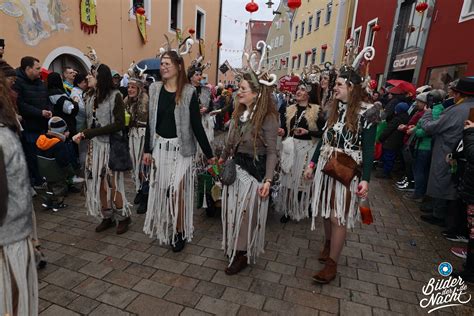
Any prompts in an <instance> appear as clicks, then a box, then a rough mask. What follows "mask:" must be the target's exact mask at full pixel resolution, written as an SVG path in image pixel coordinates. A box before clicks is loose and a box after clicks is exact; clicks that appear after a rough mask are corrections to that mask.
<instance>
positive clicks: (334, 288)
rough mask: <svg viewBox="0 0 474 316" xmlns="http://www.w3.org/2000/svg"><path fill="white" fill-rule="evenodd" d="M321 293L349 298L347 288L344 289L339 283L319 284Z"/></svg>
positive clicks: (349, 294) (338, 297) (339, 297)
mask: <svg viewBox="0 0 474 316" xmlns="http://www.w3.org/2000/svg"><path fill="white" fill-rule="evenodd" d="M320 293H321V294H323V295H327V296H331V297H334V298H337V299H346V300H350V298H351V293H350V291H349V290H347V289H344V288H342V287H341V286H340V284H339V283H336V282H331V283H330V284H324V285H322V286H321V292H320Z"/></svg>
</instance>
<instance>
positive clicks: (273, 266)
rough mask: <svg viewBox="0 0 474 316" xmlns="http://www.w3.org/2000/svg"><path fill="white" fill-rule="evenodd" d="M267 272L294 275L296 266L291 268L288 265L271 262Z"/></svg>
mask: <svg viewBox="0 0 474 316" xmlns="http://www.w3.org/2000/svg"><path fill="white" fill-rule="evenodd" d="M266 269H267V270H269V271H272V272H276V273H281V274H287V275H294V274H295V272H296V267H295V266H290V265H288V264H283V263H278V262H269V263H268V264H267V267H266Z"/></svg>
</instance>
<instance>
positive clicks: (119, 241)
mask: <svg viewBox="0 0 474 316" xmlns="http://www.w3.org/2000/svg"><path fill="white" fill-rule="evenodd" d="M100 241H103V242H106V243H109V244H112V245H116V246H120V247H126V246H127V245H128V244H129V243H130V240H128V239H125V238H122V237H118V236H114V235H106V236H104V237H103V238H102V239H101V240H100Z"/></svg>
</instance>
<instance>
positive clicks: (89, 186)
mask: <svg viewBox="0 0 474 316" xmlns="http://www.w3.org/2000/svg"><path fill="white" fill-rule="evenodd" d="M109 153H110V144H109V143H106V142H102V141H100V140H99V139H98V138H93V139H92V140H91V141H90V144H89V155H88V157H87V161H86V170H88V171H87V172H86V206H87V213H88V214H89V215H92V216H95V217H98V218H104V217H110V216H112V213H114V214H115V215H117V218H116V219H117V220H123V219H124V218H125V217H128V216H130V215H131V213H132V212H131V209H130V204H129V203H128V201H127V198H126V196H125V185H124V172H123V171H112V170H110V169H109V166H108V165H109ZM88 172H90V176H89V175H88ZM112 176H113V180H114V182H115V183H114V184H115V187H116V193H120V194H121V195H122V200H123V207H122V209H115V206H114V205H113V201H114V200H115V195H114V196H112V183H111V181H112ZM104 178H106V183H107V201H110V202H109V203H110V205H101V202H100V186H101V184H102V180H103V179H104ZM109 207H111V208H112V209H113V211H108V212H107V213H104V212H103V211H102V209H106V208H109ZM117 211H118V212H117Z"/></svg>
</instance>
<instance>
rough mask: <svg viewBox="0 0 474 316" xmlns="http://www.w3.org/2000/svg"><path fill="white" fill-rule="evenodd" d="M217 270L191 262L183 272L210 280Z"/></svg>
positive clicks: (196, 277)
mask: <svg viewBox="0 0 474 316" xmlns="http://www.w3.org/2000/svg"><path fill="white" fill-rule="evenodd" d="M215 273H216V270H214V269H210V268H206V267H200V266H197V265H195V264H191V265H190V266H189V267H188V268H187V269H186V270H185V271H184V272H183V274H184V275H186V276H189V277H192V278H195V279H199V280H206V281H210V280H211V279H212V277H213V276H214V274H215Z"/></svg>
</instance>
